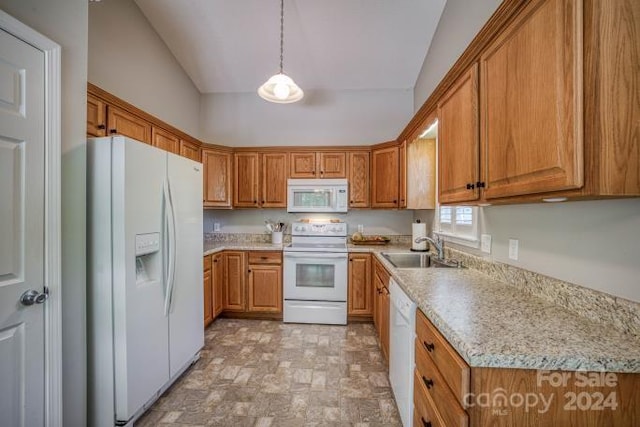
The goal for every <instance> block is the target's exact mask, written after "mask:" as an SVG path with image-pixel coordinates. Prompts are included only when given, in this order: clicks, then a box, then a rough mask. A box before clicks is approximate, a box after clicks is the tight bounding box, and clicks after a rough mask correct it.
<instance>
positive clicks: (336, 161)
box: [289, 151, 347, 178]
mask: <svg viewBox="0 0 640 427" xmlns="http://www.w3.org/2000/svg"><path fill="white" fill-rule="evenodd" d="M289 165H290V166H289V167H290V169H289V178H346V177H347V153H346V152H333V151H327V152H318V153H316V152H298V153H291V154H290V156H289Z"/></svg>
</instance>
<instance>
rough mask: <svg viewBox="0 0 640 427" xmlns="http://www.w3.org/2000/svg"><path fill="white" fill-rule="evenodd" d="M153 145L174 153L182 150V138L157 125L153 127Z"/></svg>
mask: <svg viewBox="0 0 640 427" xmlns="http://www.w3.org/2000/svg"><path fill="white" fill-rule="evenodd" d="M151 145H153V146H154V147H158V148H160V149H161V150H164V151H168V152H170V153H174V154H178V153H179V152H180V138H178V137H177V136H175V135H174V134H172V133H170V132H167V131H166V130H164V129H162V128H159V127H156V126H152V128H151Z"/></svg>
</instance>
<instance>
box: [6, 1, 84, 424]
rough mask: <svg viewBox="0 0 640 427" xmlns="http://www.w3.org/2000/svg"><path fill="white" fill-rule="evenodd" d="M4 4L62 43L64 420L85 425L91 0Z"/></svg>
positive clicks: (41, 31) (17, 16)
mask: <svg viewBox="0 0 640 427" xmlns="http://www.w3.org/2000/svg"><path fill="white" fill-rule="evenodd" d="M0 8H2V9H3V10H4V11H5V12H7V13H9V14H10V15H12V16H14V17H15V18H17V19H19V20H20V21H22V22H24V23H25V24H27V25H29V26H30V27H32V28H33V29H35V30H37V31H39V32H40V33H42V34H44V35H45V36H47V37H49V38H50V39H52V40H53V41H55V42H57V43H58V44H59V45H60V46H62V330H63V335H62V357H63V359H62V369H63V378H62V381H63V383H62V388H63V418H64V421H63V424H64V426H65V427H66V426H68V427H83V426H85V425H86V396H85V395H86V339H85V319H86V316H85V305H86V304H85V287H86V281H85V276H86V272H85V240H86V230H85V204H86V201H85V167H86V153H85V135H86V111H87V110H86V84H87V1H86V0H48V1H41V0H0ZM0 424H2V422H1V421H0Z"/></svg>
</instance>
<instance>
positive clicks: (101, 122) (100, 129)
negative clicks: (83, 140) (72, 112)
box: [87, 94, 107, 137]
mask: <svg viewBox="0 0 640 427" xmlns="http://www.w3.org/2000/svg"><path fill="white" fill-rule="evenodd" d="M106 135H107V105H106V104H105V103H104V102H103V101H101V100H100V99H98V98H96V97H95V96H92V95H91V94H87V136H96V137H97V136H106Z"/></svg>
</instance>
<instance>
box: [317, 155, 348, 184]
mask: <svg viewBox="0 0 640 427" xmlns="http://www.w3.org/2000/svg"><path fill="white" fill-rule="evenodd" d="M317 158H318V169H319V170H320V178H346V177H347V154H346V153H318V154H317Z"/></svg>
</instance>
